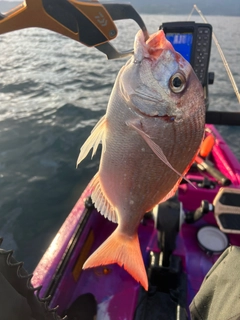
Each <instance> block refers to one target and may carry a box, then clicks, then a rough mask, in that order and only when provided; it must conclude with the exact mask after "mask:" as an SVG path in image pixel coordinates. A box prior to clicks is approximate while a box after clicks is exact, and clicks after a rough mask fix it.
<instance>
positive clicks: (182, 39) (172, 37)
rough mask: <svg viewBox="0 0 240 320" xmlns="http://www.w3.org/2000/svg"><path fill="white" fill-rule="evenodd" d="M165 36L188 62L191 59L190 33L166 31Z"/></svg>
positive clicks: (191, 36) (191, 37)
mask: <svg viewBox="0 0 240 320" xmlns="http://www.w3.org/2000/svg"><path fill="white" fill-rule="evenodd" d="M166 38H167V39H168V41H170V42H171V44H172V45H173V47H174V49H175V50H176V51H177V52H179V53H180V54H181V55H182V56H183V57H184V58H185V59H186V60H187V61H188V62H190V59H191V51H192V41H193V34H192V33H167V34H166Z"/></svg>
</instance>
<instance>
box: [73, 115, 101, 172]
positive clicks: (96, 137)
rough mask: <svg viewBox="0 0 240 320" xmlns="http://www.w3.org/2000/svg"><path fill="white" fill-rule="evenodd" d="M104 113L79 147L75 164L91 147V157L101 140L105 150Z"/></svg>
mask: <svg viewBox="0 0 240 320" xmlns="http://www.w3.org/2000/svg"><path fill="white" fill-rule="evenodd" d="M106 122H107V120H106V115H104V116H103V117H102V118H101V119H100V120H99V121H98V123H97V124H96V126H95V127H94V128H93V130H92V132H91V135H90V136H89V137H88V138H87V140H86V141H85V142H84V144H83V145H82V147H81V149H80V153H79V156H78V159H77V166H78V165H79V163H80V162H81V161H82V160H83V159H84V158H85V157H86V156H87V155H88V153H89V151H90V150H91V148H93V152H92V157H93V156H94V154H95V153H96V151H97V147H98V145H99V144H100V143H101V142H102V145H103V152H104V151H105V148H106V146H105V127H106Z"/></svg>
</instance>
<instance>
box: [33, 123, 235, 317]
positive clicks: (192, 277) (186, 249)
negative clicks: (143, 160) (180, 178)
mask: <svg viewBox="0 0 240 320" xmlns="http://www.w3.org/2000/svg"><path fill="white" fill-rule="evenodd" d="M207 128H208V129H209V130H211V132H212V133H213V134H214V136H215V139H216V142H215V145H214V147H213V150H212V152H211V161H212V162H213V164H214V166H215V167H216V168H217V169H218V170H219V171H221V173H222V174H223V175H225V176H226V177H227V178H228V179H230V180H231V186H234V187H236V188H239V185H240V164H239V162H238V160H237V159H236V158H235V156H234V154H233V153H232V151H231V150H230V149H229V147H228V146H227V144H226V143H225V141H224V140H223V138H222V137H221V135H220V134H219V133H218V131H217V130H216V129H215V127H214V126H211V125H209V126H207ZM187 177H188V179H190V180H191V181H192V182H193V183H194V184H195V185H196V186H197V188H196V189H195V188H193V186H191V185H190V184H187V183H184V184H181V185H180V186H179V190H178V200H179V202H180V203H182V208H183V210H184V211H185V212H187V211H193V210H196V209H197V208H198V207H199V206H200V204H201V201H202V200H208V201H209V202H210V203H212V202H213V199H214V198H215V196H216V194H217V193H218V191H219V189H220V188H221V187H222V186H221V185H220V184H219V182H217V181H216V179H214V178H213V177H211V176H210V175H209V174H208V173H205V172H204V174H203V173H201V172H199V171H197V170H194V169H193V170H190V172H189V173H188V175H187ZM206 179H207V180H206ZM206 181H207V182H208V183H207V184H206ZM209 181H210V184H209ZM89 196H90V188H89V186H88V187H87V188H86V189H85V191H84V193H83V194H82V196H81V197H80V199H79V200H78V202H77V203H76V205H75V206H74V208H73V210H72V211H71V213H70V214H69V216H68V217H67V219H66V221H65V222H64V224H63V225H62V227H61V228H60V230H59V232H58V233H57V235H56V236H55V238H54V240H53V242H52V243H51V245H50V246H49V248H48V250H47V251H46V253H45V254H44V256H43V258H42V259H41V261H40V263H39V264H38V266H37V268H36V269H35V271H34V276H33V279H32V283H33V285H34V286H39V285H42V289H41V292H40V296H41V297H46V296H48V295H49V294H50V295H51V299H50V307H55V306H56V305H59V314H60V315H64V313H65V311H66V310H67V309H68V308H69V307H70V306H71V305H72V304H73V303H74V301H75V300H76V299H78V297H79V296H81V295H83V294H87V293H92V294H93V296H94V297H95V299H96V302H97V305H98V311H97V312H98V316H97V319H105V318H106V319H135V318H134V317H135V316H134V315H135V309H136V307H137V306H138V305H139V299H140V298H139V297H140V296H141V295H142V292H143V289H141V286H140V285H139V284H138V283H137V282H136V281H135V280H134V279H133V278H132V277H131V276H130V275H129V274H128V273H127V272H126V271H125V270H124V269H123V268H121V267H119V266H118V265H116V264H113V265H109V266H101V267H97V268H92V269H87V270H82V266H83V263H84V262H85V260H86V259H87V257H88V256H89V255H90V254H91V253H92V252H93V251H95V249H96V248H97V247H98V246H99V245H100V244H101V243H102V242H103V241H104V240H105V239H106V238H107V237H108V236H109V235H110V234H111V233H112V232H113V230H114V229H115V228H116V224H114V223H112V222H110V221H108V220H107V219H105V218H104V217H103V216H102V215H100V214H99V213H98V212H97V211H96V209H95V208H94V206H93V205H92V204H91V201H90V200H89ZM162 214H163V215H164V212H162ZM170 219H171V218H170ZM205 225H211V226H212V225H213V226H217V223H216V220H215V218H214V214H213V213H212V212H209V213H208V214H205V215H204V216H203V217H202V218H201V219H200V220H199V221H197V222H195V223H193V224H188V223H183V224H182V226H181V229H180V231H179V233H178V234H177V236H176V243H175V249H174V250H173V252H172V257H177V258H180V260H179V261H181V262H180V264H181V274H182V275H185V277H186V286H187V289H186V291H187V294H186V299H185V300H186V301H185V305H186V306H188V305H189V304H190V302H191V301H192V299H193V297H194V296H195V294H196V293H197V292H198V290H199V288H200V286H201V283H202V281H203V279H204V277H205V275H206V273H207V272H208V271H209V269H210V268H211V267H212V265H213V264H214V263H215V261H216V260H217V259H218V257H219V255H220V253H219V254H211V255H210V254H209V252H206V251H204V250H202V248H201V247H200V246H199V242H198V240H197V232H198V230H199V229H200V228H201V227H202V226H205ZM138 234H139V240H140V245H141V250H142V254H143V259H144V262H145V265H146V268H148V266H149V264H150V255H151V253H154V254H155V253H156V254H158V255H159V254H160V249H159V247H158V236H159V234H158V230H157V229H156V227H155V221H154V219H153V216H151V215H149V216H146V218H144V219H143V221H142V223H141V224H140V226H139V230H138ZM227 237H228V239H229V243H231V244H233V245H240V235H237V234H228V235H227ZM175 260H176V259H175ZM167 269H169V268H166V270H167ZM162 270H163V269H162ZM164 270H165V269H164ZM166 270H165V271H166ZM165 271H164V272H165ZM168 271H169V270H168ZM168 271H166V272H168ZM161 272H162V271H161ZM148 273H149V275H150V274H151V272H150V269H148ZM161 274H162V273H161ZM150 281H151V279H150ZM150 288H151V286H150ZM164 290H165V289H164ZM164 290H163V291H164ZM165 291H166V290H165Z"/></svg>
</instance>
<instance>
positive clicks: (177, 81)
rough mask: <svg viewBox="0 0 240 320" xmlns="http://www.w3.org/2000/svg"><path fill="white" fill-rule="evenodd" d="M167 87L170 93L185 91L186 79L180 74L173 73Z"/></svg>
mask: <svg viewBox="0 0 240 320" xmlns="http://www.w3.org/2000/svg"><path fill="white" fill-rule="evenodd" d="M169 86H170V89H171V90H172V92H174V93H180V92H182V91H183V90H184V89H185V86H186V78H185V77H184V75H183V74H182V73H180V72H177V73H175V74H174V75H173V76H171V78H170V80H169Z"/></svg>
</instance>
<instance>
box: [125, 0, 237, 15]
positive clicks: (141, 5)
mask: <svg viewBox="0 0 240 320" xmlns="http://www.w3.org/2000/svg"><path fill="white" fill-rule="evenodd" d="M130 2H131V4H132V5H133V6H134V8H135V9H137V10H138V11H139V12H141V13H159V14H185V15H188V14H189V13H190V12H191V10H192V8H193V5H194V4H196V5H197V6H198V8H199V9H200V10H201V11H202V13H203V14H204V15H224V16H240V1H239V0H227V1H226V0H130Z"/></svg>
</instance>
